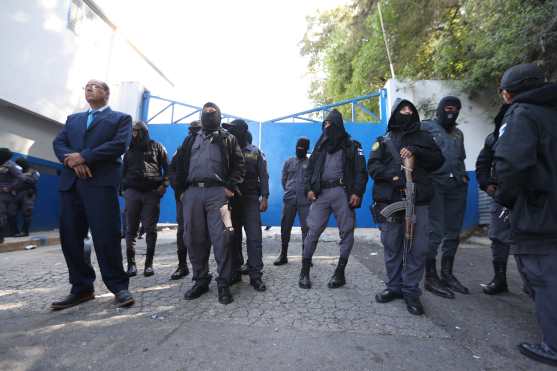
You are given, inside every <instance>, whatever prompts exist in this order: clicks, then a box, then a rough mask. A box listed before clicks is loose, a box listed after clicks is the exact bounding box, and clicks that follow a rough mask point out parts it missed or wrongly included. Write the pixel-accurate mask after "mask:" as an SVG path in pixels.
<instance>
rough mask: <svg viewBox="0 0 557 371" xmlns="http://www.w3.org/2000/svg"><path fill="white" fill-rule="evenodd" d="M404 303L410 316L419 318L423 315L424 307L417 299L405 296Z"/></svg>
mask: <svg viewBox="0 0 557 371" xmlns="http://www.w3.org/2000/svg"><path fill="white" fill-rule="evenodd" d="M404 301H405V302H406V309H408V312H409V313H410V314H413V315H415V316H421V315H422V314H424V306H423V305H422V302H421V301H420V298H418V297H410V296H405V297H404Z"/></svg>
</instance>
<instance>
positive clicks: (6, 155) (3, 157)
mask: <svg viewBox="0 0 557 371" xmlns="http://www.w3.org/2000/svg"><path fill="white" fill-rule="evenodd" d="M12 155H13V153H12V151H10V149H9V148H0V165H3V164H4V162H6V161H8V160H9V159H10V158H12Z"/></svg>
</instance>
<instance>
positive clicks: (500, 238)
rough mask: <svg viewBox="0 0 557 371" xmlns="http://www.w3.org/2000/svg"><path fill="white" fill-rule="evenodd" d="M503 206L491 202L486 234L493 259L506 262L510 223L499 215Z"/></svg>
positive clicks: (510, 241) (509, 241) (509, 244)
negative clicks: (489, 219)
mask: <svg viewBox="0 0 557 371" xmlns="http://www.w3.org/2000/svg"><path fill="white" fill-rule="evenodd" d="M503 209H504V208H503V206H501V205H499V204H497V203H496V202H493V205H492V206H491V210H490V212H491V221H490V224H489V231H488V236H489V239H490V240H491V252H492V254H493V261H494V262H497V263H501V264H507V260H508V259H509V249H510V246H511V243H512V240H511V223H510V220H509V218H508V217H507V218H506V219H505V217H501V213H502V212H503Z"/></svg>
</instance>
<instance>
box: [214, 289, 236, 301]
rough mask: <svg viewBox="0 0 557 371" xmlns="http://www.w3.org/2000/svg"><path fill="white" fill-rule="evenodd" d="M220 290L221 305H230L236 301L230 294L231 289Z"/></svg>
mask: <svg viewBox="0 0 557 371" xmlns="http://www.w3.org/2000/svg"><path fill="white" fill-rule="evenodd" d="M218 290H219V303H221V304H223V305H228V304H230V303H232V302H233V301H234V299H232V294H231V293H230V288H229V287H228V286H220V287H219V288H218Z"/></svg>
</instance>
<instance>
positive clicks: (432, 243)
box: [422, 96, 468, 299]
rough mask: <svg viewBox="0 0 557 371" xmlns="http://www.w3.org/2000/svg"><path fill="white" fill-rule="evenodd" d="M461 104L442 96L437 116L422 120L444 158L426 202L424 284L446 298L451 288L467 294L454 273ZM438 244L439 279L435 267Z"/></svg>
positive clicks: (461, 197) (463, 181) (460, 216)
mask: <svg viewBox="0 0 557 371" xmlns="http://www.w3.org/2000/svg"><path fill="white" fill-rule="evenodd" d="M460 108H461V103H460V99H458V98H457V97H452V96H447V97H444V98H443V99H441V101H440V102H439V105H438V106H437V117H436V118H435V119H434V120H429V121H424V122H423V123H422V128H423V129H425V130H427V131H428V132H429V133H430V134H431V136H432V137H433V140H435V142H436V143H437V145H438V146H439V148H440V149H441V152H442V153H443V157H444V158H445V162H444V163H443V166H441V168H439V169H438V170H436V171H435V172H434V173H433V199H432V200H431V203H430V205H429V220H430V224H431V232H430V235H429V252H428V256H427V260H426V272H425V284H424V288H425V289H426V290H428V291H430V292H432V293H433V294H435V295H438V296H440V297H443V298H448V299H452V298H454V293H453V291H456V292H459V293H461V294H468V289H467V288H466V287H464V286H463V285H462V284H461V283H460V282H459V281H458V279H457V278H456V277H455V276H454V274H453V265H454V259H455V255H456V251H457V248H458V243H459V236H460V230H461V229H462V222H463V220H464V212H465V210H466V194H467V192H468V176H467V175H466V168H465V166H464V159H465V158H466V152H465V150H464V135H463V134H462V131H460V129H458V128H457V127H456V126H457V122H456V119H457V118H458V114H459V112H460ZM440 245H441V254H442V256H441V279H439V276H438V275H437V268H436V258H437V250H438V248H439V246H440Z"/></svg>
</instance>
